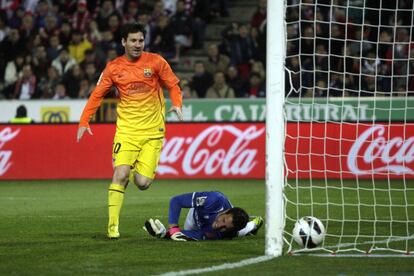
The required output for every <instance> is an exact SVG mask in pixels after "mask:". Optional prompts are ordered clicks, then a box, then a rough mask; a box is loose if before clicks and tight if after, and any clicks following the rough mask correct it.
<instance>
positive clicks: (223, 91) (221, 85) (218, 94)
mask: <svg viewBox="0 0 414 276" xmlns="http://www.w3.org/2000/svg"><path fill="white" fill-rule="evenodd" d="M206 98H234V91H233V88H231V87H229V86H228V85H227V83H226V78H225V75H224V73H223V72H222V71H218V72H216V73H215V74H214V83H213V85H212V86H210V87H209V88H208V90H207V95H206Z"/></svg>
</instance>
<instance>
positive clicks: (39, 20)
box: [35, 0, 51, 29]
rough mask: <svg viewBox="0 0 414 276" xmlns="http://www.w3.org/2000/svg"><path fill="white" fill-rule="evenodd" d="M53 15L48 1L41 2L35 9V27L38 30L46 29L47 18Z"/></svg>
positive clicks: (42, 0)
mask: <svg viewBox="0 0 414 276" xmlns="http://www.w3.org/2000/svg"><path fill="white" fill-rule="evenodd" d="M50 14H51V9H50V5H49V3H48V1H46V0H40V1H39V2H38V3H37V5H36V8H35V15H36V19H35V25H36V28H38V29H39V28H45V27H46V17H47V16H48V15H50Z"/></svg>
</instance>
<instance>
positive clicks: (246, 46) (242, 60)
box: [230, 24, 256, 78]
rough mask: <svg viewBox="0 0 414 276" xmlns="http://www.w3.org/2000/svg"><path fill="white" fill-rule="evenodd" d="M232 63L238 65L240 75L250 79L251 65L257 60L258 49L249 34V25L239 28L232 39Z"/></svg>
mask: <svg viewBox="0 0 414 276" xmlns="http://www.w3.org/2000/svg"><path fill="white" fill-rule="evenodd" d="M230 53H231V55H230V57H231V63H232V64H234V65H236V67H237V69H238V71H239V73H240V75H241V76H242V77H244V78H248V76H249V73H250V66H249V64H250V63H251V61H252V60H253V59H254V58H256V47H255V46H254V44H253V40H252V38H251V36H250V34H249V29H248V27H247V25H244V24H242V25H240V26H239V27H238V34H237V35H232V36H231V37H230Z"/></svg>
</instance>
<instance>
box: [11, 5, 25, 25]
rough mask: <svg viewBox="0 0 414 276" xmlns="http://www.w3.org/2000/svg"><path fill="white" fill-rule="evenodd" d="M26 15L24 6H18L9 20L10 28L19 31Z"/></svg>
mask: <svg viewBox="0 0 414 276" xmlns="http://www.w3.org/2000/svg"><path fill="white" fill-rule="evenodd" d="M24 13H25V11H24V8H23V6H18V7H17V8H16V10H15V11H14V12H13V15H12V16H11V18H10V19H9V20H8V25H9V27H10V28H12V29H19V28H20V26H21V25H22V21H23V16H24Z"/></svg>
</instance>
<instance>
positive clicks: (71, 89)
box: [62, 64, 83, 99]
mask: <svg viewBox="0 0 414 276" xmlns="http://www.w3.org/2000/svg"><path fill="white" fill-rule="evenodd" d="M82 74H83V72H82V69H81V68H80V66H79V65H78V64H76V65H74V66H73V67H72V68H71V69H70V70H69V71H68V72H66V73H65V74H64V75H63V78H62V84H63V85H64V86H65V88H66V89H65V90H66V94H65V96H69V98H72V99H76V98H78V96H79V90H80V83H81V81H82V79H83V76H82Z"/></svg>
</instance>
